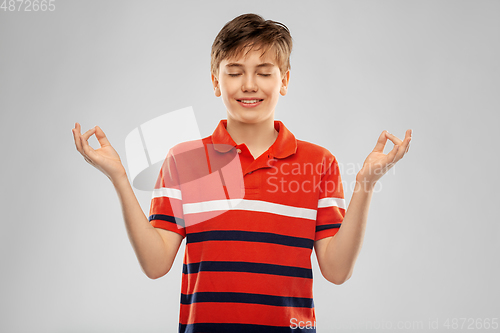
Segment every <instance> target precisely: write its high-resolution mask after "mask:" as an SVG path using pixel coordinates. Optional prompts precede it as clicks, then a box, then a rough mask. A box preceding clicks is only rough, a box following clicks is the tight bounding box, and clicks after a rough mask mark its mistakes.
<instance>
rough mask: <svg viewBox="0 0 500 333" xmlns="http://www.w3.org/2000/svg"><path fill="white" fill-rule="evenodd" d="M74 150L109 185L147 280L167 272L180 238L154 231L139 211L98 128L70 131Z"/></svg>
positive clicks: (122, 173)
mask: <svg viewBox="0 0 500 333" xmlns="http://www.w3.org/2000/svg"><path fill="white" fill-rule="evenodd" d="M72 132H73V137H74V140H75V145H76V149H77V150H78V151H79V152H80V153H81V154H82V156H83V157H84V158H85V161H87V162H88V163H89V164H91V165H92V166H94V167H95V168H96V169H98V170H100V171H101V172H102V173H104V174H105V175H106V177H108V178H109V179H110V180H111V182H112V183H113V185H114V187H115V189H116V192H117V193H118V198H119V199H120V203H121V206H122V212H123V217H124V219H125V227H126V229H127V233H128V237H129V240H130V243H131V244H132V247H133V248H134V251H135V253H136V256H137V259H138V260H139V263H140V265H141V268H142V270H143V272H144V273H145V274H146V275H147V276H148V277H149V278H151V279H156V278H159V277H161V276H163V275H165V274H167V273H168V271H169V270H170V268H171V267H172V263H173V261H174V258H175V255H176V254H177V251H178V249H179V246H180V243H181V241H182V236H181V235H179V234H177V233H175V232H172V231H167V230H163V229H158V228H154V227H153V226H152V225H151V223H149V221H148V219H147V217H146V215H145V214H144V212H143V211H142V209H141V207H140V205H139V202H138V201H137V198H136V197H135V194H134V191H133V190H132V187H131V186H130V183H129V181H128V178H127V173H126V172H125V168H124V167H123V165H122V163H121V160H120V157H119V156H118V153H117V152H116V151H115V150H114V148H113V147H112V146H111V144H110V143H109V141H108V139H107V138H106V135H105V134H104V132H103V131H102V130H101V128H100V127H99V126H95V127H94V128H92V129H90V130H88V131H87V132H85V133H84V134H81V133H80V124H79V123H75V128H74V129H73V130H72ZM94 133H95V136H96V138H97V140H98V141H99V144H100V145H101V148H99V149H96V150H94V149H93V148H92V147H91V146H90V145H89V144H88V142H87V140H88V139H89V137H90V136H91V135H92V134H94Z"/></svg>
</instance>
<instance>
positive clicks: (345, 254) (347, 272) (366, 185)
mask: <svg viewBox="0 0 500 333" xmlns="http://www.w3.org/2000/svg"><path fill="white" fill-rule="evenodd" d="M388 138H389V139H390V140H391V141H392V142H394V143H395V146H394V149H393V150H392V151H391V152H389V154H387V155H385V154H384V153H383V151H384V147H385V143H386V141H387V139H388ZM410 141H411V130H408V131H406V136H405V141H404V142H403V141H401V140H399V139H398V138H397V137H395V136H394V135H392V134H389V133H388V132H386V131H384V132H382V134H381V135H380V137H379V139H378V141H377V145H376V146H375V148H374V150H373V151H372V152H371V153H370V155H368V157H367V158H366V160H365V162H364V164H363V168H362V169H361V170H360V171H359V173H358V174H357V175H356V186H355V188H354V193H353V195H352V198H351V201H350V203H349V207H348V208H347V211H346V214H345V216H344V219H343V221H342V225H341V227H340V229H339V231H338V232H337V233H336V234H335V236H331V237H326V238H323V239H319V240H317V241H316V242H315V243H314V249H315V252H316V256H317V258H318V264H319V266H320V270H321V273H322V274H323V276H324V277H325V279H327V280H328V281H330V282H332V283H334V284H342V283H344V282H345V281H347V280H348V279H349V278H350V277H351V275H352V272H353V270H354V264H355V263H356V260H357V258H358V255H359V252H360V251H361V246H362V244H363V239H364V236H365V229H366V221H367V219H368V210H369V208H370V201H371V197H372V194H373V188H374V186H375V183H376V182H377V181H378V179H380V178H381V177H382V176H383V175H384V174H385V173H386V172H387V171H388V170H389V169H390V168H392V167H393V166H394V164H396V162H397V161H399V160H400V159H401V158H402V157H403V156H404V154H405V153H406V152H407V151H408V149H409V144H410ZM399 147H401V148H399Z"/></svg>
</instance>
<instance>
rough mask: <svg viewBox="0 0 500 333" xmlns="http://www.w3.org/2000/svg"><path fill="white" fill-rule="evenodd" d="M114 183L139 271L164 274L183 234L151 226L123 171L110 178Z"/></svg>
mask: <svg viewBox="0 0 500 333" xmlns="http://www.w3.org/2000/svg"><path fill="white" fill-rule="evenodd" d="M113 185H114V187H115V189H116V192H117V194H118V198H119V199H120V203H121V206H122V213H123V217H124V220H125V227H126V229H127V234H128V238H129V240H130V243H131V244H132V247H133V248H134V251H135V254H136V256H137V259H138V260H139V263H140V265H141V268H142V271H143V272H144V273H145V274H146V275H147V276H148V277H149V278H151V279H157V278H160V277H162V276H164V275H165V274H167V273H168V272H169V271H170V268H171V267H172V264H173V262H174V259H175V256H176V254H177V252H178V250H179V247H180V245H181V242H182V236H181V235H179V234H177V233H175V232H173V231H169V230H164V229H160V228H155V227H153V226H152V225H151V223H150V222H149V221H148V218H147V217H146V215H145V214H144V212H143V211H142V209H141V206H140V205H139V202H138V201H137V198H136V196H135V194H134V191H133V190H132V187H131V186H130V182H129V181H128V178H127V176H126V174H125V175H124V176H122V177H120V178H119V179H118V180H116V181H113Z"/></svg>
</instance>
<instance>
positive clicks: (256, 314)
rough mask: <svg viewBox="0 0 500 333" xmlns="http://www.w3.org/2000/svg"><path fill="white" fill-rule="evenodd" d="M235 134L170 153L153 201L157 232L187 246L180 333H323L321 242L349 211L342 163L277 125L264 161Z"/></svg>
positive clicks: (222, 131)
mask: <svg viewBox="0 0 500 333" xmlns="http://www.w3.org/2000/svg"><path fill="white" fill-rule="evenodd" d="M226 126H227V120H225V119H223V120H221V121H220V122H219V124H218V126H217V128H216V129H215V131H214V132H213V134H212V135H211V136H208V137H206V138H203V139H201V140H195V141H188V142H184V143H181V144H178V145H176V146H175V147H173V148H172V149H170V151H169V152H168V155H167V157H166V158H165V161H164V162H163V165H162V167H161V170H160V174H159V177H158V179H157V182H156V184H155V189H154V191H153V198H152V201H151V208H150V214H149V215H150V216H149V221H150V222H151V224H152V225H153V226H154V227H156V228H162V229H167V230H170V231H173V232H176V233H178V234H180V235H182V236H183V237H186V251H185V254H184V259H183V271H182V286H181V297H180V315H179V332H183V333H184V332H297V330H300V331H306V332H315V329H314V327H315V326H316V316H315V311H314V302H313V279H312V278H313V276H312V269H311V254H312V249H313V245H314V241H315V240H319V239H321V238H325V237H329V236H333V235H335V234H336V233H337V231H338V230H339V227H340V226H341V223H342V220H343V218H344V215H345V209H346V207H345V201H344V193H343V187H342V182H341V177H340V170H339V166H338V163H337V160H336V158H335V156H334V155H332V154H331V153H330V152H329V151H328V150H327V149H325V148H323V147H320V146H318V145H315V144H312V143H309V142H305V141H301V140H297V139H295V136H294V135H293V134H292V133H291V132H290V131H289V130H288V129H287V128H286V127H285V125H284V124H283V123H282V122H281V121H277V120H275V121H274V127H275V129H276V130H277V131H278V132H279V133H278V137H277V139H276V141H275V142H274V144H273V145H272V146H271V147H270V148H269V149H268V150H267V151H266V152H265V153H263V154H262V155H260V156H259V157H258V158H256V159H254V157H253V156H252V155H251V153H250V151H249V150H248V148H247V146H246V145H245V144H244V143H242V144H239V145H237V144H236V143H235V142H234V141H233V140H232V138H231V136H230V135H229V133H228V132H227V130H226ZM299 323H301V324H300V325H309V326H308V329H304V330H301V329H300V328H299V327H298V326H299ZM311 327H312V328H311Z"/></svg>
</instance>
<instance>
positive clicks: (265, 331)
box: [179, 320, 316, 333]
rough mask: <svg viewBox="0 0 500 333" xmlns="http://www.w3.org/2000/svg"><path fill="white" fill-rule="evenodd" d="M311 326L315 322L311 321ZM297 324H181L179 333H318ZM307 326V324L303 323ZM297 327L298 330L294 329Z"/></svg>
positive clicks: (312, 328) (314, 329)
mask: <svg viewBox="0 0 500 333" xmlns="http://www.w3.org/2000/svg"><path fill="white" fill-rule="evenodd" d="M311 322H312V323H311V325H314V321H313V320H311ZM292 324H295V325H298V321H297V322H292V323H291V324H290V326H269V325H255V324H222V323H196V324H189V325H184V324H180V323H179V333H197V332H217V333H234V332H238V333H255V332H259V333H293V332H304V333H305V332H307V333H316V328H315V327H314V326H311V327H306V326H301V327H299V326H295V325H292ZM302 325H305V323H302ZM292 327H296V328H292Z"/></svg>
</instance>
